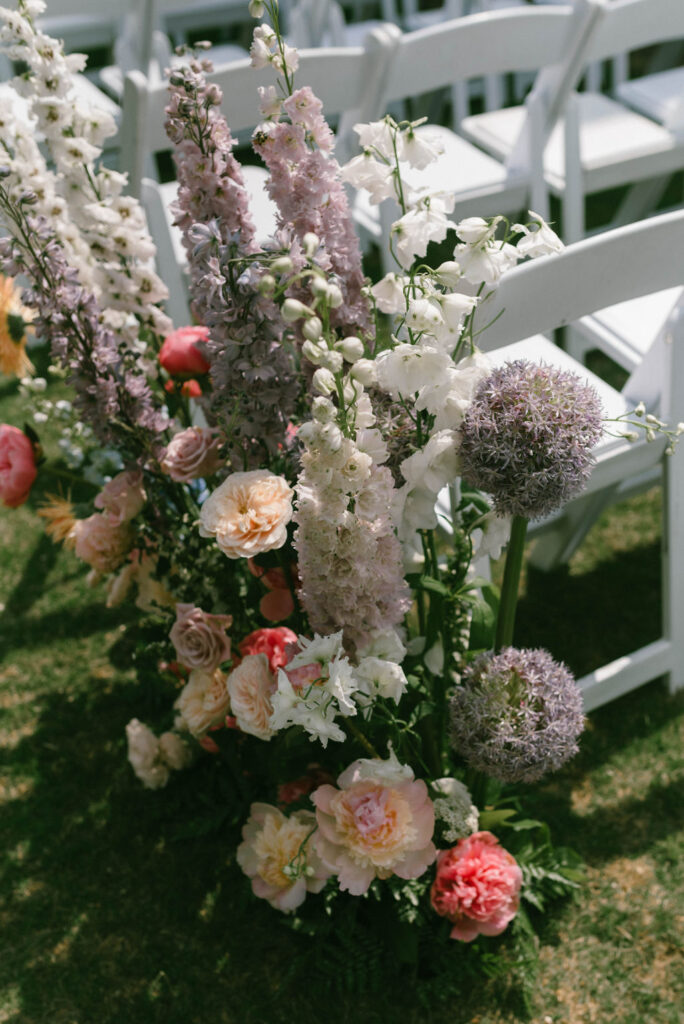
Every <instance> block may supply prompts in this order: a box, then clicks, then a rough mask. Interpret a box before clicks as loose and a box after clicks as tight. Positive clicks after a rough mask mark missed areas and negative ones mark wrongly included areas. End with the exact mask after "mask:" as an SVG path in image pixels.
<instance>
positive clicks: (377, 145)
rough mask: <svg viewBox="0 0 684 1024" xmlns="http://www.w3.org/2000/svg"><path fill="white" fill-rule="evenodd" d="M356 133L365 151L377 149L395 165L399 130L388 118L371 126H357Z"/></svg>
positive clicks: (370, 124) (373, 122) (374, 122)
mask: <svg viewBox="0 0 684 1024" xmlns="http://www.w3.org/2000/svg"><path fill="white" fill-rule="evenodd" d="M354 131H355V132H356V134H357V135H358V137H359V143H360V144H361V146H363V148H364V149H376V150H377V151H378V153H380V154H381V155H382V156H384V157H385V159H387V160H391V161H392V162H393V163H394V140H395V137H396V135H397V130H396V128H393V127H392V126H391V125H390V123H389V122H388V121H387V119H386V118H383V120H382V121H372V122H370V123H369V124H355V125H354Z"/></svg>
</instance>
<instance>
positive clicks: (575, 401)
mask: <svg viewBox="0 0 684 1024" xmlns="http://www.w3.org/2000/svg"><path fill="white" fill-rule="evenodd" d="M601 417H602V410H601V403H600V401H599V398H598V395H597V393H596V391H595V390H594V388H593V387H591V385H589V384H585V383H584V382H583V381H582V379H581V378H580V377H578V376H577V375H576V374H574V373H571V372H569V371H567V370H559V369H556V368H555V367H553V366H544V365H537V364H535V363H530V362H528V361H527V360H524V359H517V360H515V362H512V363H507V364H506V366H503V367H500V368H498V369H496V370H494V372H493V373H492V374H490V376H489V377H487V378H486V379H485V380H483V381H482V382H481V384H480V385H479V387H478V389H477V391H476V392H475V397H474V399H473V401H472V403H471V405H470V406H469V408H468V411H467V412H466V415H465V419H464V421H463V423H462V424H461V428H460V438H461V445H460V454H461V465H462V475H463V478H464V480H466V481H467V482H468V483H469V484H471V485H473V486H474V487H479V488H480V489H481V490H483V491H486V492H488V493H489V494H491V495H492V497H493V499H494V508H495V510H496V512H497V514H498V515H501V516H513V515H517V516H525V517H526V518H528V519H539V518H541V517H542V516H545V515H548V514H549V513H551V512H554V511H555V510H556V509H558V508H560V507H561V506H562V505H564V504H565V502H566V501H569V500H570V498H573V497H575V495H577V494H579V492H580V491H581V490H582V488H583V487H584V484H585V483H586V480H587V478H588V476H589V473H590V470H591V465H592V454H591V453H592V448H593V447H594V445H595V444H596V443H597V441H598V440H599V438H600V436H601Z"/></svg>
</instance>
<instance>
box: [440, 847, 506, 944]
mask: <svg viewBox="0 0 684 1024" xmlns="http://www.w3.org/2000/svg"><path fill="white" fill-rule="evenodd" d="M521 884H522V871H521V870H520V868H519V866H518V864H517V862H516V861H515V859H514V858H513V857H512V856H511V854H510V853H509V852H508V851H507V850H504V848H503V847H502V846H500V845H499V840H498V839H497V838H496V836H493V835H492V833H491V832H475V833H474V834H473V835H471V836H466V838H465V839H459V841H458V843H457V844H456V846H454V847H452V848H451V849H450V850H443V851H442V852H441V853H439V854H438V858H437V875H436V877H435V880H434V882H433V883H432V889H431V890H430V901H431V903H432V906H433V909H434V910H436V911H437V913H438V914H441V916H442V917H447V918H448V919H449V920H450V921H451V923H452V924H453V926H454V927H453V928H452V929H451V938H452V939H461V941H463V942H472V940H473V939H475V938H477V936H478V935H499V934H500V933H501V932H502V931H503V930H504V929H505V928H506V926H507V925H508V923H509V921H511V920H512V919H513V918H514V917H515V915H516V913H517V911H518V902H519V893H520V886H521Z"/></svg>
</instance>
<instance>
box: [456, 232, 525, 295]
mask: <svg viewBox="0 0 684 1024" xmlns="http://www.w3.org/2000/svg"><path fill="white" fill-rule="evenodd" d="M518 256H519V253H518V250H517V249H516V248H515V246H514V245H509V243H508V242H503V243H502V242H487V243H486V244H485V245H483V246H475V245H468V244H464V245H457V246H456V249H455V251H454V258H455V259H456V260H457V261H458V263H459V264H460V267H461V270H462V271H463V277H464V278H465V280H466V281H469V282H470V284H480V283H481V282H482V281H484V283H485V284H489V285H496V284H498V283H499V281H500V280H501V278H502V276H503V275H504V274H505V273H506V271H507V270H510V269H511V267H514V266H515V265H516V263H517V262H518Z"/></svg>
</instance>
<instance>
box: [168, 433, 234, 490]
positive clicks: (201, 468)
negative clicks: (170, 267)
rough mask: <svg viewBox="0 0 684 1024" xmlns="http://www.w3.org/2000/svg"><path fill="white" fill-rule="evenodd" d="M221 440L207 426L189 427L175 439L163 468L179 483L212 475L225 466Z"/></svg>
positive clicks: (171, 442)
mask: <svg viewBox="0 0 684 1024" xmlns="http://www.w3.org/2000/svg"><path fill="white" fill-rule="evenodd" d="M220 445H221V441H220V439H219V438H218V437H217V436H216V432H215V431H213V430H209V429H207V428H206V427H188V428H187V430H181V431H180V432H179V433H178V434H176V435H175V436H174V437H172V438H171V441H170V442H169V445H168V447H167V448H166V451H165V452H164V454H163V456H162V459H161V468H162V469H163V470H164V472H165V473H168V474H169V476H170V477H171V479H172V480H175V481H177V483H188V482H189V481H190V480H198V479H199V478H200V477H205V476H211V475H212V473H215V472H216V470H217V469H218V468H219V466H220V465H221V463H222V459H221V456H220V455H219V452H218V450H219V447H220Z"/></svg>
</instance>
